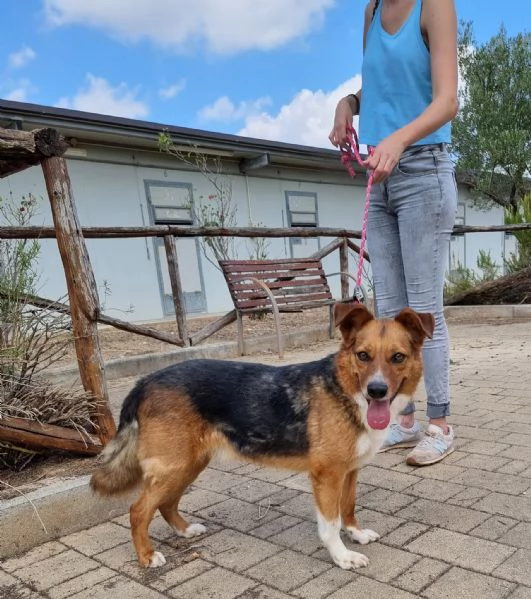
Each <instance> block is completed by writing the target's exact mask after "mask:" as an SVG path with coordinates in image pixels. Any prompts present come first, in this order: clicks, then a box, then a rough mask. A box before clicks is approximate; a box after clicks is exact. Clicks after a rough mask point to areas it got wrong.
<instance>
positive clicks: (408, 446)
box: [376, 437, 422, 453]
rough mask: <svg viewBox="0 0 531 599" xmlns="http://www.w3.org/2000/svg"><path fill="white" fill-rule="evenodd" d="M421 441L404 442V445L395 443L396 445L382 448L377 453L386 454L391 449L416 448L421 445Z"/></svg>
mask: <svg viewBox="0 0 531 599" xmlns="http://www.w3.org/2000/svg"><path fill="white" fill-rule="evenodd" d="M421 440H422V437H421V438H420V439H415V440H414V441H404V442H403V443H395V445H388V446H387V447H382V448H381V449H379V450H378V451H377V452H376V453H384V452H386V451H389V450H390V449H410V448H411V447H416V446H417V445H418V443H419V441H421Z"/></svg>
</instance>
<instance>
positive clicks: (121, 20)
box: [44, 0, 336, 54]
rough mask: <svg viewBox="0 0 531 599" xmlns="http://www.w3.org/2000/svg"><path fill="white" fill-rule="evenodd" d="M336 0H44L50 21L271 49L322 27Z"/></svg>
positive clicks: (235, 48) (172, 43)
mask: <svg viewBox="0 0 531 599" xmlns="http://www.w3.org/2000/svg"><path fill="white" fill-rule="evenodd" d="M335 3H336V0H254V2H251V1H250V0H194V1H193V2H191V1H190V0H150V2H146V1H145V0H113V1H112V2H109V0H91V1H90V2H80V1H79V0H44V8H45V14H46V18H47V20H48V23H50V24H52V25H56V26H62V25H69V24H80V25H89V26H92V27H96V28H99V29H103V30H105V31H107V32H109V33H111V34H112V35H116V36H118V37H120V38H122V39H124V40H127V41H138V40H141V39H144V38H147V39H150V40H152V41H153V42H155V43H157V44H159V45H162V46H166V47H171V48H174V49H178V50H181V51H190V50H191V49H193V47H194V46H196V45H197V44H198V43H203V42H206V46H207V48H208V49H209V50H210V51H212V52H215V53H220V54H232V53H237V52H243V51H246V50H271V49H273V48H277V47H279V46H282V45H284V44H286V43H287V42H289V41H291V40H293V39H296V38H299V37H302V36H304V35H306V34H307V33H308V32H310V31H312V30H314V29H316V28H318V27H319V26H320V24H321V23H322V20H323V17H324V14H325V12H326V10H328V9H330V8H332V7H333V6H334V5H335Z"/></svg>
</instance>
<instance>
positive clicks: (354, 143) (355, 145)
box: [341, 127, 374, 303]
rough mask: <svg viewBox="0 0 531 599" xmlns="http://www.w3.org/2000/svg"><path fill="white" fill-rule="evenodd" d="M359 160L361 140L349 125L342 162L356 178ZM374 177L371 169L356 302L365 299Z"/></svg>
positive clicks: (366, 198)
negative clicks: (366, 247)
mask: <svg viewBox="0 0 531 599" xmlns="http://www.w3.org/2000/svg"><path fill="white" fill-rule="evenodd" d="M372 152H373V149H372V148H371V149H370V150H369V155H372ZM354 161H357V162H358V164H359V165H360V166H363V161H362V159H361V156H360V153H359V141H358V135H357V133H356V130H355V129H353V128H351V127H349V128H348V129H347V142H346V144H345V146H342V147H341V162H342V163H343V165H344V166H345V168H346V169H347V171H348V173H349V175H350V176H351V177H352V178H354V177H355V176H356V172H355V170H354V167H353V166H352V164H351V163H352V162H354ZM373 177H374V171H370V173H369V180H368V182H367V189H366V192H365V210H364V212H363V225H362V227H361V246H360V254H359V260H358V272H357V275H356V289H355V290H354V299H353V301H354V302H355V303H361V301H362V300H363V294H362V292H361V281H362V276H363V261H364V256H365V244H366V240H367V223H368V220H369V204H370V200H371V188H372V180H373Z"/></svg>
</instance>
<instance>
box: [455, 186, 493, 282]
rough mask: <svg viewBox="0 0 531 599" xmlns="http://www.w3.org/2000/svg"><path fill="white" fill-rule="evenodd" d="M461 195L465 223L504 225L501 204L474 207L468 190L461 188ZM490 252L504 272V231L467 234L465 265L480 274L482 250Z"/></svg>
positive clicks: (471, 224)
mask: <svg viewBox="0 0 531 599" xmlns="http://www.w3.org/2000/svg"><path fill="white" fill-rule="evenodd" d="M460 197H461V198H463V199H464V200H465V224H466V225H470V226H481V225H483V226H488V225H503V223H504V213H503V208H502V207H501V206H494V207H492V208H490V209H489V210H479V209H478V208H475V207H474V203H473V202H472V200H471V197H470V194H469V192H468V191H466V190H460ZM481 250H483V251H484V252H487V253H489V252H490V256H491V258H492V259H493V261H494V262H495V263H496V265H497V266H498V267H499V273H500V274H501V273H502V272H503V255H504V233H503V232H493V233H467V234H466V235H465V257H466V260H465V266H466V267H467V268H470V269H472V270H474V271H476V272H477V273H478V274H480V271H479V269H478V267H477V260H478V257H479V253H480V251H481Z"/></svg>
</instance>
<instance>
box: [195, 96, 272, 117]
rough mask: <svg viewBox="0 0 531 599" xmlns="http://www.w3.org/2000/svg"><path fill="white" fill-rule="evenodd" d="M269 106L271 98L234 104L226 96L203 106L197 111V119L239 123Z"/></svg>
mask: <svg viewBox="0 0 531 599" xmlns="http://www.w3.org/2000/svg"><path fill="white" fill-rule="evenodd" d="M270 104H271V98H267V97H264V98H258V100H253V101H250V102H248V101H242V102H240V103H239V104H237V105H236V104H234V102H232V100H230V98H228V97H227V96H221V97H220V98H218V99H217V100H216V101H215V102H214V103H213V104H210V105H208V106H205V107H204V108H202V109H201V110H200V111H199V114H198V116H199V118H200V119H202V120H204V121H222V122H229V121H239V120H241V119H248V118H250V117H251V116H253V115H257V114H259V113H260V111H261V110H262V109H263V108H264V107H265V106H269V105H270Z"/></svg>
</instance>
